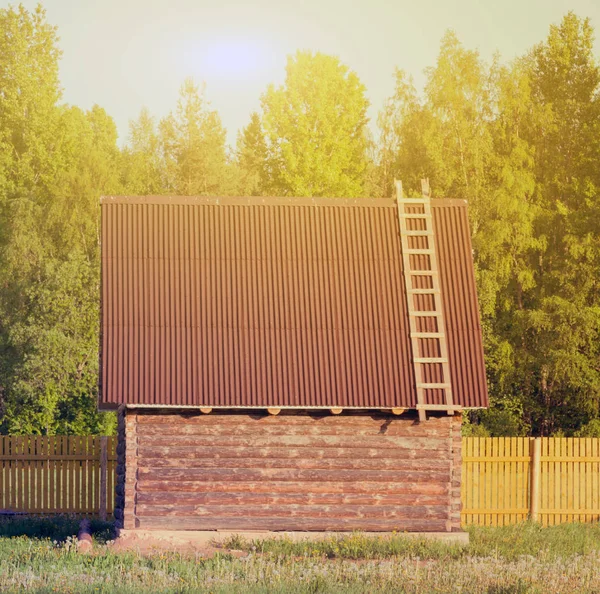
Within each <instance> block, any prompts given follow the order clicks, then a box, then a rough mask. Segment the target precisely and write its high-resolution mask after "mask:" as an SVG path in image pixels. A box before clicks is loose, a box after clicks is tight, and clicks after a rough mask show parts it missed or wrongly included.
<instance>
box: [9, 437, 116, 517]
mask: <svg viewBox="0 0 600 594" xmlns="http://www.w3.org/2000/svg"><path fill="white" fill-rule="evenodd" d="M116 441H117V440H116V438H115V437H95V436H91V435H90V436H85V437H81V436H73V435H68V436H67V435H49V436H48V435H4V436H0V509H2V510H7V511H16V512H24V513H32V514H56V513H75V514H84V515H100V516H106V515H107V514H112V512H113V497H112V493H113V491H114V476H115V464H116V456H115V447H116Z"/></svg>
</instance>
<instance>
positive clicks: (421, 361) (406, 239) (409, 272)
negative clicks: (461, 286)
mask: <svg viewBox="0 0 600 594" xmlns="http://www.w3.org/2000/svg"><path fill="white" fill-rule="evenodd" d="M421 188H422V192H423V196H422V198H405V197H404V193H403V191H402V182H401V181H398V180H397V181H396V198H397V202H398V219H399V221H400V240H401V243H402V260H403V264H404V285H405V288H406V303H407V305H408V318H409V330H410V342H411V348H412V361H413V367H414V372H415V387H416V390H417V410H418V412H419V420H420V421H425V420H426V418H427V415H426V411H428V410H430V411H447V412H448V414H449V415H452V414H454V412H455V411H456V410H460V408H461V407H460V406H455V405H454V401H453V398H452V382H451V380H450V365H449V363H448V342H447V340H446V332H445V323H444V313H443V308H442V299H441V294H440V276H439V269H438V261H437V253H436V249H435V237H434V233H433V220H432V217H431V200H430V197H429V180H426V179H423V180H421ZM407 206H408V207H420V208H416V209H415V210H420V211H421V212H406V207H407ZM415 219H419V220H421V221H424V223H425V224H424V225H423V226H424V227H425V228H424V229H413V228H411V229H409V226H410V225H409V224H408V223H407V221H408V220H415ZM423 237H424V238H426V242H425V243H427V247H419V248H415V247H411V245H410V244H411V238H423ZM413 254H414V255H426V256H429V268H428V269H426V270H423V269H418V270H417V269H413V268H412V266H411V255H413ZM417 277H422V278H428V279H429V282H427V283H426V284H427V285H428V288H415V286H414V284H413V279H416V278H417ZM415 295H432V296H433V302H434V309H433V310H426V311H422V310H417V309H415V298H414V296H415ZM417 318H434V319H435V320H436V326H437V330H436V331H435V332H423V331H419V329H418V327H417ZM424 338H434V339H436V340H437V341H438V346H439V348H438V352H439V357H424V356H422V355H421V352H420V343H419V340H420V339H424ZM436 363H437V364H440V365H441V368H442V376H443V379H442V381H441V382H435V383H429V382H425V381H424V380H423V366H424V365H431V364H436ZM435 389H440V390H443V391H444V400H445V403H444V404H427V399H426V392H425V391H426V390H435Z"/></svg>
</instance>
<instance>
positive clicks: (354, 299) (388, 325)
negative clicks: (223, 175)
mask: <svg viewBox="0 0 600 594" xmlns="http://www.w3.org/2000/svg"><path fill="white" fill-rule="evenodd" d="M432 207H433V208H432V210H433V221H434V231H435V235H436V242H437V249H438V260H439V266H440V282H441V292H442V301H443V306H444V315H445V323H446V334H447V337H448V348H449V358H450V369H451V377H452V384H453V393H454V401H455V403H456V404H460V405H462V406H464V407H481V406H487V403H488V401H487V388H486V381H485V370H484V362H483V348H482V341H481V326H480V321H479V313H478V307H477V295H476V290H475V280H474V271H473V262H472V251H471V241H470V233H469V226H468V220H467V208H466V202H464V201H462V200H433V201H432ZM411 257H412V256H411ZM416 257H422V256H416ZM425 257H426V256H425ZM402 266H403V265H402V257H401V243H400V237H399V223H398V215H397V209H396V202H395V201H394V200H392V199H389V198H388V199H351V200H350V199H336V198H322V199H318V198H316V199H298V198H174V197H173V198H172V197H143V198H141V197H106V198H103V199H102V333H101V335H102V344H101V388H102V389H101V395H100V405H101V406H102V407H109V406H111V405H112V406H114V405H117V404H123V403H125V404H140V405H163V406H165V405H166V406H206V407H215V408H218V407H242V408H248V407H261V408H264V407H294V408H301V407H305V408H319V407H327V408H329V407H334V406H335V407H344V408H369V409H370V408H392V407H409V408H410V407H414V406H415V404H416V394H415V389H414V383H415V381H414V371H413V366H412V364H411V346H410V340H409V334H408V316H407V302H406V293H405V287H404V283H403V276H402V275H403V268H402ZM427 297H428V296H426V295H417V296H416V298H417V299H419V298H422V299H425V298H427ZM424 309H427V308H424ZM427 323H428V321H427V319H424V320H423V324H424V325H425V326H426V325H427ZM425 326H424V327H423V328H422V330H430V328H427V327H425ZM423 340H428V339H423ZM423 348H424V352H426V351H427V350H428V348H429V349H430V352H431V355H430V356H436V353H435V352H433V349H434V345H431V346H428V345H427V344H424V345H423ZM435 367H436V366H435V365H432V368H431V370H430V371H429V372H428V373H426V374H425V375H426V377H425V381H436V373H437V370H436V369H435ZM429 378H431V379H429ZM439 397H440V395H438V394H436V392H435V391H434V390H431V394H430V395H429V397H428V399H429V402H431V403H436V399H437V398H439ZM439 402H441V400H440V401H439Z"/></svg>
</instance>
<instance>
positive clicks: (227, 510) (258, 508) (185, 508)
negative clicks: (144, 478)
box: [135, 503, 448, 520]
mask: <svg viewBox="0 0 600 594" xmlns="http://www.w3.org/2000/svg"><path fill="white" fill-rule="evenodd" d="M145 514H148V515H152V516H165V517H181V516H187V517H204V518H211V517H213V518H273V517H280V518H307V519H308V518H315V519H316V518H322V517H325V518H345V519H350V518H365V519H366V518H377V519H379V518H387V519H390V518H397V519H401V520H407V519H411V518H412V519H425V518H431V519H435V520H442V519H448V506H447V505H439V506H424V505H421V506H411V505H408V506H397V505H379V506H373V505H342V506H339V505H277V506H273V507H269V506H268V505H244V506H238V505H182V504H180V503H178V504H177V505H155V504H143V503H142V504H136V506H135V515H136V517H137V518H143V517H144V515H145Z"/></svg>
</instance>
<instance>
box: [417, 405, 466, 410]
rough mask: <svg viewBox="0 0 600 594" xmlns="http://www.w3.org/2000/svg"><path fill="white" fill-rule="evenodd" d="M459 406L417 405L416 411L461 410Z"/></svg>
mask: <svg viewBox="0 0 600 594" xmlns="http://www.w3.org/2000/svg"><path fill="white" fill-rule="evenodd" d="M462 408H463V407H462V406H460V405H459V404H417V410H462Z"/></svg>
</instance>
